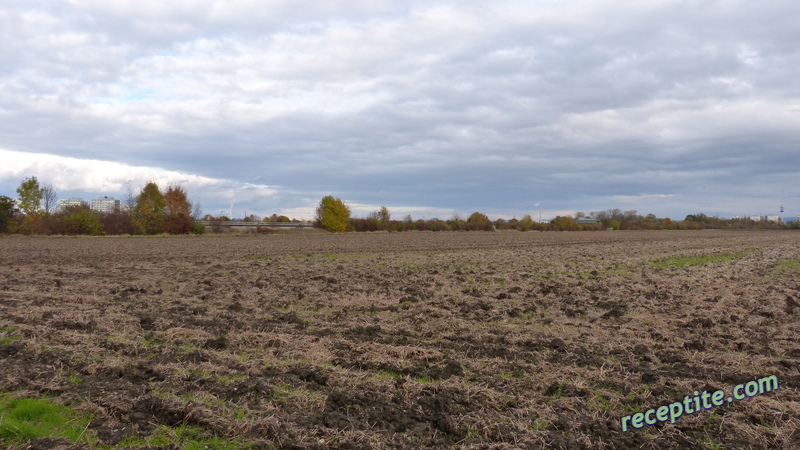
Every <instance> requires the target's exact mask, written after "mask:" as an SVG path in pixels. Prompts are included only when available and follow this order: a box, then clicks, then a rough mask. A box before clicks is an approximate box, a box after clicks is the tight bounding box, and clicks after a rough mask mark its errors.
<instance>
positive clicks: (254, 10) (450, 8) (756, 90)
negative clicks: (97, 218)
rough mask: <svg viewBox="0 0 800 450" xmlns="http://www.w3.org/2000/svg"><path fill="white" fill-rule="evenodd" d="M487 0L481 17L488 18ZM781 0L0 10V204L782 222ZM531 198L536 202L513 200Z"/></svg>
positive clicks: (795, 86) (788, 107)
mask: <svg viewBox="0 0 800 450" xmlns="http://www.w3.org/2000/svg"><path fill="white" fill-rule="evenodd" d="M489 4H491V6H488V5H489ZM798 17H800V3H797V2H796V1H790V0H774V1H769V2H752V1H738V0H720V1H715V0H706V1H695V0H682V1H677V0H676V1H670V0H648V1H646V2H645V1H636V0H587V1H578V0H575V1H573V0H558V1H549V0H547V1H541V0H534V1H531V0H520V1H515V0H507V1H506V0H494V1H492V2H485V1H473V0H459V1H452V2H446V1H435V0H429V1H403V0H391V1H384V0H349V1H344V0H329V1H325V2H321V1H306V0H207V1H201V0H191V1H189V0H175V1H169V2H166V1H162V0H136V1H128V0H114V1H108V0H73V1H44V0H41V1H40V0H4V1H3V2H2V3H0V195H2V194H4V195H9V196H12V197H16V192H15V189H16V187H17V186H18V185H19V183H20V182H21V181H22V179H24V178H25V177H28V176H36V177H37V178H38V179H39V180H40V181H41V182H47V183H50V184H52V185H54V186H55V187H56V188H57V189H58V191H59V196H60V197H61V198H65V197H70V196H82V197H84V198H94V197H97V196H103V195H110V196H117V197H118V198H119V197H121V196H122V192H123V185H124V184H125V183H126V182H128V181H129V180H130V182H131V183H132V184H133V185H135V186H136V187H140V186H142V185H144V184H145V183H146V182H147V181H148V180H154V181H157V182H158V183H159V184H160V185H162V186H166V185H167V184H168V183H180V184H182V185H184V187H186V189H187V190H188V192H189V194H190V196H191V197H192V198H193V199H199V200H200V203H201V205H202V208H203V211H204V212H206V213H211V214H218V213H219V212H220V211H221V210H225V211H226V213H227V211H228V210H229V208H231V203H233V214H234V216H237V217H242V216H243V215H244V213H245V211H247V214H251V213H255V214H259V215H267V214H272V213H279V214H286V215H289V216H293V217H297V218H301V217H302V218H311V217H312V216H313V210H314V208H315V206H316V204H317V203H318V202H319V199H320V198H321V197H322V196H324V195H328V194H332V195H334V196H337V197H340V198H342V199H344V200H345V201H346V202H347V203H349V204H350V205H351V207H352V208H353V210H354V213H355V215H361V216H364V215H366V214H367V213H368V212H369V211H372V210H375V209H377V208H378V207H379V206H380V205H386V206H387V207H388V208H389V210H390V212H392V213H393V216H394V217H397V218H400V217H401V216H403V215H405V214H412V215H413V217H414V218H415V219H417V218H432V217H440V218H444V219H446V218H449V217H451V216H452V215H453V214H454V213H461V214H462V215H467V214H469V213H471V212H473V211H481V212H484V213H486V214H488V215H489V216H490V217H492V218H496V217H506V218H511V217H512V216H517V217H520V216H521V215H523V214H526V213H532V214H533V215H534V217H536V216H538V213H539V207H540V206H541V208H542V210H543V214H544V217H545V218H547V217H552V216H554V215H556V214H566V213H574V212H576V211H584V212H587V213H588V212H590V211H593V210H603V209H609V208H620V209H622V210H629V209H635V210H637V211H639V213H640V214H647V213H651V212H652V213H654V214H656V215H657V216H659V217H672V218H677V219H682V218H683V217H684V216H685V215H686V214H690V213H698V212H704V213H706V214H709V215H714V214H717V213H719V214H720V215H721V216H726V217H727V216H730V215H738V214H778V210H779V208H780V205H781V204H783V205H784V207H785V209H786V215H798V214H800V186H799V185H798V181H799V180H800V145H799V144H800V77H799V76H798V70H799V69H798V68H800V47H798V45H797V43H798V42H800V26H799V25H798V19H797V18H798ZM537 205H538V206H537Z"/></svg>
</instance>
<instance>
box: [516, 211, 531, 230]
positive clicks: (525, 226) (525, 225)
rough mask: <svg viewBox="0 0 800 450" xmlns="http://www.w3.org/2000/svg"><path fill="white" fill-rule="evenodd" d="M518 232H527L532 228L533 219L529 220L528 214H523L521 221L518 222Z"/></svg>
mask: <svg viewBox="0 0 800 450" xmlns="http://www.w3.org/2000/svg"><path fill="white" fill-rule="evenodd" d="M518 226H519V231H528V230H530V229H531V228H533V219H532V218H531V215H530V214H525V215H524V216H522V220H520V221H519V225H518Z"/></svg>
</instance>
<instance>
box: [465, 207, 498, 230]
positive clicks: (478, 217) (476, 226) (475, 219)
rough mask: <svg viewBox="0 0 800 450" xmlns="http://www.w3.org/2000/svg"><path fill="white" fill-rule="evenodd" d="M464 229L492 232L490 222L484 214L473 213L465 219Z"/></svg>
mask: <svg viewBox="0 0 800 450" xmlns="http://www.w3.org/2000/svg"><path fill="white" fill-rule="evenodd" d="M466 228H467V229H468V230H483V231H492V221H491V220H489V217H487V216H486V214H483V213H480V212H478V211H475V212H474V213H472V214H470V216H469V217H467V227H466Z"/></svg>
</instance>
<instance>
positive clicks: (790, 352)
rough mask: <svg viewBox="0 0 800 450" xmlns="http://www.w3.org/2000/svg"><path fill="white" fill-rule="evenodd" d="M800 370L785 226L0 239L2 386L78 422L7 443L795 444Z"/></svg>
mask: <svg viewBox="0 0 800 450" xmlns="http://www.w3.org/2000/svg"><path fill="white" fill-rule="evenodd" d="M799 364H800V233H797V232H791V231H761V232H755V231H750V232H736V231H700V232H690V231H686V232H668V231H663V232H584V233H568V232H567V233H556V232H553V233H536V232H528V233H521V232H495V233H487V232H470V233H456V232H451V233H376V234H368V233H362V234H344V235H329V234H313V233H312V234H302V233H297V234H287V235H277V234H276V235H268V236H248V237H243V236H205V237H194V236H192V237H189V236H186V237H151V238H144V237H136V238H130V237H103V238H69V237H30V238H27V237H19V236H10V237H0V395H1V396H2V397H0V398H6V399H9V398H17V397H30V398H42V399H50V400H51V401H52V402H54V403H58V404H63V405H67V406H69V407H70V408H72V409H74V410H75V411H77V412H78V413H79V414H81V415H84V416H88V417H90V418H91V421H90V422H89V425H88V426H87V427H86V429H85V430H84V431H85V432H84V433H83V434H82V435H81V437H80V438H79V443H77V444H73V443H71V442H70V441H68V440H66V439H64V438H53V437H50V438H35V439H32V440H15V439H14V438H13V433H6V437H2V436H3V435H2V434H0V443H3V444H5V445H8V446H12V447H14V446H16V447H24V446H26V445H27V446H31V447H34V448H51V447H52V448H55V447H63V448H70V447H72V448H118V447H126V446H128V447H130V448H144V447H149V448H156V447H162V448H192V447H193V446H198V447H199V448H203V446H205V447H207V448H419V447H447V446H449V447H460V448H542V447H546V448H625V447H630V448H748V447H752V448H800V392H798V387H800V371H799V369H798V367H799ZM771 375H775V376H777V378H778V380H779V381H780V387H779V389H777V390H774V391H772V392H766V393H763V394H762V395H756V396H753V397H752V398H746V399H743V400H741V401H735V402H732V403H727V402H726V403H725V404H724V405H722V406H718V407H714V408H710V409H704V410H701V411H697V412H695V413H694V414H685V415H683V416H682V417H680V418H678V419H677V420H676V421H675V423H670V422H669V421H667V422H659V423H657V424H655V425H645V426H644V427H642V428H641V429H629V430H628V431H627V432H623V431H622V428H621V419H622V418H623V417H624V416H628V415H633V414H636V413H645V412H646V411H648V410H650V409H657V408H658V407H660V406H662V405H669V404H672V403H674V402H682V401H683V400H684V397H685V396H686V395H689V396H691V395H692V393H693V392H695V391H699V392H702V391H707V392H709V393H711V392H714V391H716V390H724V391H725V392H726V393H730V392H731V391H732V390H733V389H734V387H735V386H737V385H739V384H746V383H748V382H750V381H753V380H759V379H762V378H764V377H767V376H771ZM0 420H2V418H0ZM0 431H2V430H0Z"/></svg>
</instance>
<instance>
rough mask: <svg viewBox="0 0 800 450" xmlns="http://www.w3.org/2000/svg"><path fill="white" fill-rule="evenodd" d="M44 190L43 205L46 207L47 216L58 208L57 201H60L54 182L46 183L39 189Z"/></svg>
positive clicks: (45, 213)
mask: <svg viewBox="0 0 800 450" xmlns="http://www.w3.org/2000/svg"><path fill="white" fill-rule="evenodd" d="M39 190H40V191H41V192H42V207H43V208H44V215H45V217H47V216H48V215H50V213H52V212H53V211H54V210H55V209H56V202H58V191H57V190H56V188H55V187H53V185H52V184H49V183H48V184H45V185H42V187H41V188H40V189H39Z"/></svg>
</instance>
